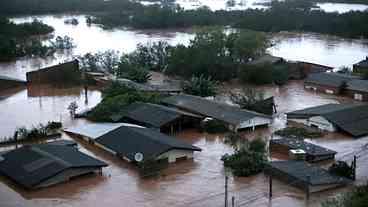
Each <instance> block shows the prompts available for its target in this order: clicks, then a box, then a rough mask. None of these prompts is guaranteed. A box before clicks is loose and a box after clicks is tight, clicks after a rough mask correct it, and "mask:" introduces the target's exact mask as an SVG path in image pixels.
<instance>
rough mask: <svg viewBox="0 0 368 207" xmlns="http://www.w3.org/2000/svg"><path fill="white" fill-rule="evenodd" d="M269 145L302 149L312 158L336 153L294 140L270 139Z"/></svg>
mask: <svg viewBox="0 0 368 207" xmlns="http://www.w3.org/2000/svg"><path fill="white" fill-rule="evenodd" d="M270 143H271V144H272V143H275V144H280V145H285V146H288V147H289V148H290V149H302V150H304V151H305V152H306V153H307V154H308V155H313V156H325V155H335V154H336V153H337V152H335V151H333V150H330V149H327V148H324V147H321V146H318V145H315V144H312V143H309V142H305V141H303V140H299V139H294V138H281V139H272V140H271V141H270Z"/></svg>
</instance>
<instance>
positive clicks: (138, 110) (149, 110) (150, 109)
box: [111, 102, 200, 128]
mask: <svg viewBox="0 0 368 207" xmlns="http://www.w3.org/2000/svg"><path fill="white" fill-rule="evenodd" d="M181 116H190V117H197V118H200V116H197V115H194V114H191V113H187V112H184V111H181V110H178V109H174V108H169V107H166V106H162V105H157V104H150V103H141V102H136V103H133V104H130V105H129V106H127V107H125V108H124V109H123V110H121V112H120V113H118V114H115V115H113V116H112V117H111V119H112V120H113V121H121V120H122V119H123V118H128V119H130V120H134V121H137V122H140V123H144V124H145V125H146V126H148V127H154V128H160V127H162V126H164V125H166V124H168V123H170V122H172V121H175V120H176V119H178V118H180V117H181Z"/></svg>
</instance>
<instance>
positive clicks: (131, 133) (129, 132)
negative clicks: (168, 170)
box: [64, 123, 201, 163]
mask: <svg viewBox="0 0 368 207" xmlns="http://www.w3.org/2000/svg"><path fill="white" fill-rule="evenodd" d="M64 131H65V132H67V133H71V134H74V135H77V136H79V137H80V138H82V139H85V140H86V141H88V142H90V143H92V144H94V145H95V146H97V147H100V148H101V149H103V150H105V151H107V152H110V153H112V154H113V155H115V156H118V157H120V158H122V159H124V160H126V161H128V162H134V161H138V162H139V160H137V155H139V156H138V157H140V159H155V160H160V161H162V160H163V161H166V162H169V163H172V162H176V161H177V160H180V159H191V158H193V155H194V151H201V149H200V148H198V147H195V146H192V145H190V144H188V143H186V142H184V141H181V140H179V139H177V138H175V137H170V136H167V135H165V134H162V133H160V132H158V131H156V130H152V129H148V128H144V127H140V126H136V125H131V124H124V123H119V124H111V123H106V124H105V123H101V124H86V125H83V126H81V127H76V128H69V129H65V130H64Z"/></svg>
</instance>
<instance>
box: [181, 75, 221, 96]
mask: <svg viewBox="0 0 368 207" xmlns="http://www.w3.org/2000/svg"><path fill="white" fill-rule="evenodd" d="M216 90H217V83H216V82H215V81H212V79H211V77H208V78H206V77H204V76H203V75H200V76H199V77H195V76H193V77H192V78H191V79H190V80H189V81H188V82H185V83H184V86H183V91H184V92H185V93H187V94H191V95H195V96H202V97H207V96H214V95H216V92H217V91H216Z"/></svg>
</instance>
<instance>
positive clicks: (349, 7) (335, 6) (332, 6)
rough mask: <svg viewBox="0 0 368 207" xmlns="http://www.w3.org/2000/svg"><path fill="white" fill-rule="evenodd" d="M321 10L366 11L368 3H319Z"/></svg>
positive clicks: (341, 11)
mask: <svg viewBox="0 0 368 207" xmlns="http://www.w3.org/2000/svg"><path fill="white" fill-rule="evenodd" d="M317 6H318V7H320V9H321V10H323V11H326V12H338V13H346V12H349V11H365V10H367V9H368V5H364V4H344V3H317Z"/></svg>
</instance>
